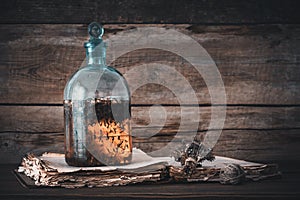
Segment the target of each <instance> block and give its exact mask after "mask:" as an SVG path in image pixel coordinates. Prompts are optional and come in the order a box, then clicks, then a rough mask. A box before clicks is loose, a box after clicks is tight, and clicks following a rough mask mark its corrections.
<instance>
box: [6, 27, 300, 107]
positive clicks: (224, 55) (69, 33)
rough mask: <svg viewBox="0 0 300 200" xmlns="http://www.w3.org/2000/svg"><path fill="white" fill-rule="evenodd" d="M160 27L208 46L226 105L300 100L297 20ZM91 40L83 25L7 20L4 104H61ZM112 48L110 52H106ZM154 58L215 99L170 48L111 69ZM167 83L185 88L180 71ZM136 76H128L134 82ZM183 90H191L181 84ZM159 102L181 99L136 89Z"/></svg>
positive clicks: (152, 88) (143, 98) (205, 100)
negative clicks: (179, 79) (292, 22)
mask: <svg viewBox="0 0 300 200" xmlns="http://www.w3.org/2000/svg"><path fill="white" fill-rule="evenodd" d="M138 26H147V25H106V33H107V34H106V36H105V37H108V38H109V37H110V36H112V35H114V34H118V32H120V31H121V32H122V31H124V30H127V29H131V30H134V29H132V28H134V27H138ZM149 26H150V25H149ZM152 26H153V25H152ZM156 26H157V27H162V26H165V27H168V28H175V29H176V30H178V31H180V32H182V33H185V34H187V35H189V36H191V37H193V38H194V39H195V40H197V41H198V42H199V43H200V44H201V45H202V46H203V47H204V48H205V49H206V50H207V51H208V53H209V54H210V55H211V57H212V59H213V60H214V61H215V62H216V64H217V66H218V69H219V71H220V73H221V76H222V78H223V81H224V84H225V90H226V94H227V103H228V104H299V102H300V78H299V77H300V68H299V62H298V59H297V58H298V57H299V56H300V48H299V46H300V42H299V41H300V36H299V35H300V34H299V33H300V26H299V25H256V26H200V25H193V26H189V25H156ZM86 40H87V36H86V26H85V25H45V24H42V25H31V24H27V25H18V26H15V25H1V26H0V54H1V58H0V71H1V73H0V103H33V104H34V103H61V102H62V99H63V94H62V93H63V88H64V86H65V83H66V81H67V79H68V77H70V75H71V74H72V73H73V72H75V71H76V70H77V69H78V66H80V64H81V63H82V61H83V60H84V57H85V55H84V49H83V48H82V43H83V41H86ZM178 42H179V46H180V45H183V44H181V43H180V41H178ZM187 50H188V49H187ZM113 51H114V50H113V49H108V57H110V55H111V54H113ZM153 62H156V63H161V64H165V65H168V66H173V67H174V68H175V69H176V70H177V71H178V72H179V73H180V74H182V75H183V76H184V77H185V78H186V80H187V81H188V82H189V83H190V84H191V86H192V87H193V89H194V90H195V93H196V96H197V98H198V101H199V103H200V104H210V103H211V102H210V95H209V93H208V90H207V87H206V84H205V82H204V80H203V79H202V77H201V75H199V74H198V73H196V71H195V69H194V68H193V67H192V66H191V65H190V64H189V63H187V62H186V61H185V60H184V59H182V58H181V57H179V56H176V55H174V54H172V53H170V52H165V51H159V50H142V51H137V52H131V53H129V54H127V55H124V56H122V57H121V58H119V59H117V60H116V61H115V62H113V63H112V66H114V67H116V68H117V69H118V70H120V71H121V72H122V73H126V71H127V70H129V69H132V68H133V67H135V66H137V65H140V64H145V63H146V64H147V63H148V64H151V63H153ZM149 67H151V66H149ZM153 73H154V72H153ZM156 73H160V72H156ZM138 76H139V74H137V77H138ZM165 80H167V81H172V82H174V84H175V86H176V87H177V88H179V90H180V88H181V85H178V86H177V85H176V83H177V82H176V76H172V74H169V75H167V77H165ZM135 81H136V80H135V78H134V77H132V78H131V79H130V78H129V80H128V82H129V84H130V85H134V84H136V83H135ZM215 89H217V90H218V89H219V88H215ZM181 90H182V92H185V90H184V88H183V87H182V89H181ZM187 95H189V94H187ZM157 102H159V103H161V104H177V103H178V101H177V99H176V96H174V94H173V93H172V92H171V91H170V90H168V89H166V88H165V87H163V86H159V85H155V84H147V85H145V86H143V87H141V88H139V89H138V90H137V91H136V92H135V93H133V94H132V103H133V104H155V103H157Z"/></svg>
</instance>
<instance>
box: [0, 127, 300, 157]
mask: <svg viewBox="0 0 300 200" xmlns="http://www.w3.org/2000/svg"><path fill="white" fill-rule="evenodd" d="M200 134H201V133H200ZM171 139H172V137H170V136H154V137H151V138H148V139H143V140H140V139H134V146H135V147H138V148H141V149H142V150H144V151H146V152H148V153H149V152H152V151H154V150H158V149H160V148H162V147H164V146H165V145H166V144H167V143H168V142H169V141H170V140H171ZM0 141H1V144H0V150H1V152H2V153H1V154H0V163H18V162H20V159H21V157H22V156H24V154H26V153H27V152H34V153H43V152H45V151H48V152H61V153H62V152H63V151H64V150H63V149H64V136H63V133H36V134H33V133H14V132H9V133H8V132H6V133H1V134H0ZM299 141H300V134H299V129H290V130H272V131H269V130H223V132H222V134H221V137H220V138H219V140H218V143H217V145H216V146H215V148H214V152H215V154H217V155H222V156H230V157H234V158H238V159H246V160H251V161H262V162H268V161H269V162H270V161H280V162H282V161H284V162H288V161H297V160H299V159H300V147H299ZM178 142H180V141H178Z"/></svg>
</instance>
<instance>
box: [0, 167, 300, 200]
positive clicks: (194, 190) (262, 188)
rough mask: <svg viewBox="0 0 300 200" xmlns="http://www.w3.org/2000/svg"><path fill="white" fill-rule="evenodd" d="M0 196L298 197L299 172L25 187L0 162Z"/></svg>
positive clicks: (24, 197) (123, 197) (65, 197)
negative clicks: (243, 179) (238, 178)
mask: <svg viewBox="0 0 300 200" xmlns="http://www.w3.org/2000/svg"><path fill="white" fill-rule="evenodd" d="M0 167H1V170H0V180H1V181H0V199H96V198H97V199H100V198H101V199H199V198H201V199H262V198H263V199H298V198H299V197H300V190H299V183H300V181H299V178H300V173H299V170H298V169H296V168H291V167H290V168H289V167H285V168H283V170H282V173H283V176H282V178H281V179H272V180H264V181H260V182H247V183H244V184H242V185H235V186H232V185H221V184H219V183H164V184H153V183H152V184H136V185H129V186H116V187H106V188H78V189H66V188H31V189H29V188H25V187H23V186H22V185H21V184H20V183H19V182H18V180H17V178H16V177H15V175H14V173H13V170H14V169H16V168H17V165H1V166H0Z"/></svg>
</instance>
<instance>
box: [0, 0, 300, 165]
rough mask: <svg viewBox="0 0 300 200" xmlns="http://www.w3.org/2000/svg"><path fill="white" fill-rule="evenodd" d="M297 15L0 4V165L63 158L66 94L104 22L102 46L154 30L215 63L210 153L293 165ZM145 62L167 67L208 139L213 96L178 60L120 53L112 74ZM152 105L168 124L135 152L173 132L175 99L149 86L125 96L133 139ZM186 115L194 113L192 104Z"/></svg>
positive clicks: (221, 4)
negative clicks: (177, 35)
mask: <svg viewBox="0 0 300 200" xmlns="http://www.w3.org/2000/svg"><path fill="white" fill-rule="evenodd" d="M298 7H299V5H298V3H297V1H289V0H285V1H278V0H275V1H253V0H250V1H233V0H231V1H217V0H213V1H183V0H179V1H175V2H171V1H158V0H152V1H137V2H135V1H133V0H126V1H116V0H110V1H99V2H98V1H93V0H90V1H86V2H83V1H68V0H65V1H59V2H56V1H36V0H30V1H15V0H10V1H4V2H3V3H2V2H1V6H0V13H1V14H0V72H1V73H0V151H1V154H0V158H1V159H0V163H18V162H20V158H21V157H22V156H23V155H24V154H25V153H26V152H29V151H32V152H36V153H41V152H44V151H57V152H62V151H63V140H64V137H63V108H62V100H63V89H64V86H65V83H66V81H67V79H68V77H69V76H70V75H71V74H72V73H73V72H74V71H76V69H77V68H78V67H79V66H80V64H81V63H82V61H83V60H84V57H85V52H84V49H83V48H82V44H83V42H84V41H86V39H87V35H86V34H87V32H86V29H87V24H88V23H89V22H91V21H100V22H103V23H104V25H105V26H104V28H105V31H106V32H105V38H110V37H111V36H112V35H115V34H120V33H122V32H123V31H126V30H129V29H135V28H136V27H144V26H154V27H165V28H172V29H175V30H177V31H179V32H182V33H184V34H187V35H189V36H191V37H192V38H194V39H195V40H197V41H198V42H199V44H201V45H202V46H203V47H204V48H205V49H206V50H207V52H208V53H209V54H210V56H211V57H212V59H213V60H214V61H215V62H216V65H217V67H218V69H219V71H220V73H221V75H222V78H223V81H224V84H225V89H226V94H227V117H226V121H225V125H224V129H223V131H222V135H221V137H220V139H219V141H218V143H217V145H216V146H215V149H214V152H215V153H216V154H218V155H224V156H232V157H235V158H240V159H248V160H253V161H265V162H286V161H288V162H297V161H298V160H299V159H300V153H299V152H300V146H299V142H300V66H299V58H300V25H299V22H300V14H299V12H298V10H297V9H298ZM108 54H109V52H108ZM151 62H158V63H162V64H168V65H170V66H174V68H175V69H176V70H178V71H179V72H180V73H182V75H184V76H185V77H186V79H187V80H188V81H189V82H190V84H191V86H192V87H193V89H194V90H195V91H196V95H197V98H198V100H199V106H200V111H201V121H200V123H199V130H198V132H199V134H205V133H206V131H207V130H208V124H209V122H210V117H211V105H210V104H211V102H210V96H209V93H208V90H207V87H206V85H205V82H204V81H203V79H202V77H201V76H200V75H197V73H195V70H194V69H193V67H191V66H190V65H189V63H187V62H186V61H185V60H184V59H182V58H180V57H179V56H177V55H173V54H171V53H168V52H161V51H159V50H153V49H150V50H149V49H148V50H141V51H137V52H131V53H129V54H126V55H124V56H122V57H121V58H119V59H118V60H116V61H115V62H113V63H112V66H114V67H115V68H117V69H118V70H119V71H121V72H122V73H125V72H126V71H127V70H129V69H130V68H131V67H134V66H136V65H138V64H141V63H151ZM128 81H129V84H134V80H128ZM168 81H172V77H169V78H168ZM174 84H176V82H175V80H174ZM153 104H162V105H163V106H165V110H166V111H167V114H168V117H167V119H166V124H165V126H164V128H163V129H162V130H161V131H160V133H159V134H157V135H155V136H153V137H151V138H146V139H145V138H135V140H134V145H135V146H136V147H139V148H142V149H143V150H145V151H148V152H149V151H153V150H156V149H159V148H160V147H162V146H164V145H165V144H166V143H168V142H169V141H170V140H171V139H172V138H173V137H174V135H175V134H176V132H177V130H178V127H179V123H180V117H179V115H180V106H179V104H178V101H177V100H176V97H175V96H174V95H173V94H172V92H170V91H169V90H168V89H166V88H164V87H162V86H158V85H153V84H148V85H145V86H143V87H141V88H139V89H138V90H137V91H136V92H135V93H133V94H132V106H133V107H132V116H133V123H134V124H135V125H134V129H133V131H134V132H135V133H136V134H138V133H139V132H147V131H149V130H150V131H151V129H155V128H156V127H148V128H147V129H146V128H143V126H144V125H147V124H149V123H150V119H149V116H148V111H149V108H150V107H151V106H152V105H153ZM186 106H188V107H189V112H193V109H194V107H195V106H198V105H186ZM218 106H224V105H218ZM189 112H188V113H186V115H187V116H189ZM190 120H191V121H193V119H190ZM184 130H186V131H188V126H187V127H184ZM211 131H213V130H211Z"/></svg>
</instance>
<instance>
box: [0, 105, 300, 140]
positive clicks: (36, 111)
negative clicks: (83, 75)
mask: <svg viewBox="0 0 300 200" xmlns="http://www.w3.org/2000/svg"><path fill="white" fill-rule="evenodd" d="M149 111H150V113H151V114H150V113H149ZM195 111H196V107H193V106H191V107H185V108H184V109H182V108H180V107H177V106H166V107H132V124H133V127H136V128H137V129H136V131H138V130H139V131H141V132H143V133H144V134H147V131H148V132H149V134H151V133H153V132H155V131H159V130H160V129H161V128H162V127H164V128H163V129H162V130H161V131H162V133H166V134H168V133H169V134H173V133H175V132H176V131H177V130H179V125H180V123H182V130H189V129H190V128H191V127H194V126H195V125H196V126H198V124H199V130H208V129H209V123H210V122H211V113H212V112H211V107H209V106H207V107H200V108H199V111H200V112H199V114H200V120H199V121H197V119H195V118H194V112H195ZM150 116H152V119H151V117H150ZM216 117H217V118H216V120H217V121H218V120H221V116H220V115H216ZM299 119H300V107H298V106H297V107H244V106H234V107H227V115H226V120H225V123H224V127H223V128H224V129H228V130H238V129H258V130H260V129H266V130H268V129H293V128H300V121H299ZM151 120H152V121H151ZM0 121H1V126H0V132H27V133H33V134H34V133H47V132H50V133H53V132H63V130H64V127H63V121H64V119H63V108H62V107H61V106H51V107H50V106H0ZM181 121H182V122H181ZM192 125H194V126H192ZM196 130H197V129H196ZM140 134H141V133H139V132H134V135H137V136H142V135H140Z"/></svg>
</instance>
